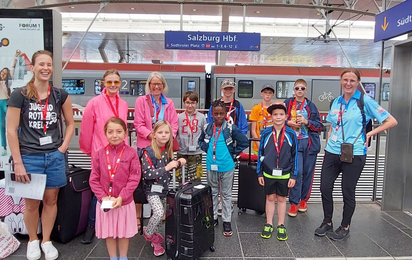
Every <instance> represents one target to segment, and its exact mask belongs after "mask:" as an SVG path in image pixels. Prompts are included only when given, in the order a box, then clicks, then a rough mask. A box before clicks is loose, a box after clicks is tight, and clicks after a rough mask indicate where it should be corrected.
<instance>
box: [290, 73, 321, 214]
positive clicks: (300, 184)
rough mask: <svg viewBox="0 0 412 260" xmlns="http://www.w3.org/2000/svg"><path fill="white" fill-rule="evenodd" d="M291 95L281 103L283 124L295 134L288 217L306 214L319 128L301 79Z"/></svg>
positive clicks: (316, 112) (316, 115)
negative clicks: (293, 181)
mask: <svg viewBox="0 0 412 260" xmlns="http://www.w3.org/2000/svg"><path fill="white" fill-rule="evenodd" d="M293 92H294V93H295V96H294V97H292V98H288V99H286V100H285V105H286V107H287V110H288V118H287V120H286V124H287V125H288V126H290V127H291V128H293V129H294V130H295V131H296V135H297V138H298V156H299V163H298V165H299V168H298V178H297V180H296V184H295V186H294V187H293V188H291V189H290V193H289V202H290V204H291V205H290V208H289V211H288V215H289V216H291V217H296V216H297V214H298V211H300V212H306V210H307V205H306V203H307V201H308V200H309V197H310V193H311V189H312V179H313V176H314V170H315V165H316V157H317V154H318V153H319V151H320V138H319V132H320V131H321V130H322V128H323V124H322V122H321V120H320V115H319V111H318V108H317V107H316V105H315V104H314V103H313V102H312V101H310V100H309V99H307V98H306V97H305V94H306V93H307V92H308V89H307V83H306V81H305V80H303V79H298V80H296V81H295V86H294V88H293Z"/></svg>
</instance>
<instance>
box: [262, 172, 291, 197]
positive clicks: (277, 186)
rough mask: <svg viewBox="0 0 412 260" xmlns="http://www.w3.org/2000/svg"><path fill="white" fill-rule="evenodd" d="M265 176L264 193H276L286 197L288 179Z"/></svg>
mask: <svg viewBox="0 0 412 260" xmlns="http://www.w3.org/2000/svg"><path fill="white" fill-rule="evenodd" d="M263 178H265V187H264V190H265V194H266V195H270V194H276V195H279V196H282V197H287V196H288V194H289V188H288V182H289V179H271V178H267V177H263Z"/></svg>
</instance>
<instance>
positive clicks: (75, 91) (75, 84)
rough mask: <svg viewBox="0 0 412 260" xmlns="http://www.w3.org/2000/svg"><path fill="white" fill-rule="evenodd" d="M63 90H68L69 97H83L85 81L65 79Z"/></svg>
mask: <svg viewBox="0 0 412 260" xmlns="http://www.w3.org/2000/svg"><path fill="white" fill-rule="evenodd" d="M62 88H63V89H64V90H66V91H67V93H69V95H83V94H84V79H63V80H62Z"/></svg>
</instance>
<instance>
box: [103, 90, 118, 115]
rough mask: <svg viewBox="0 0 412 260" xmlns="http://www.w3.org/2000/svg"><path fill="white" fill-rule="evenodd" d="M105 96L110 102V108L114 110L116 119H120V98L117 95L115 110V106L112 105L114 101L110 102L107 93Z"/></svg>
mask: <svg viewBox="0 0 412 260" xmlns="http://www.w3.org/2000/svg"><path fill="white" fill-rule="evenodd" d="M105 96H106V99H107V101H108V102H109V104H110V108H111V109H112V111H113V114H114V115H115V116H116V117H119V97H118V96H117V95H116V109H114V106H113V104H112V101H111V100H110V97H109V95H107V93H106V95H105Z"/></svg>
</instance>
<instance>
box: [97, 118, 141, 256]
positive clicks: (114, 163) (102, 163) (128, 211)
mask: <svg viewBox="0 0 412 260" xmlns="http://www.w3.org/2000/svg"><path fill="white" fill-rule="evenodd" d="M104 132H105V134H106V138H107V141H108V142H109V144H108V145H107V146H105V147H102V148H101V149H100V150H98V151H97V153H96V154H95V156H94V157H93V158H92V172H91V173H90V180H89V182H90V187H91V189H92V190H93V192H94V194H95V195H96V198H97V200H98V203H97V205H96V224H95V231H96V237H97V238H100V239H106V246H107V251H108V253H109V256H110V260H118V259H119V260H127V252H128V249H129V238H131V237H133V236H134V235H136V234H137V220H136V209H135V205H134V201H133V191H134V190H135V189H136V187H137V185H138V184H139V180H140V174H141V172H140V163H139V157H138V156H137V152H136V150H135V149H133V148H131V147H130V146H128V145H127V144H126V143H125V142H124V139H125V137H126V135H127V128H126V123H125V122H124V121H123V120H122V119H120V118H118V117H112V118H110V119H109V120H108V121H107V122H106V124H105V125H104ZM110 202H111V203H110ZM107 204H108V205H107ZM102 205H103V206H102ZM117 247H119V251H120V252H119V253H120V258H117Z"/></svg>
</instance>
